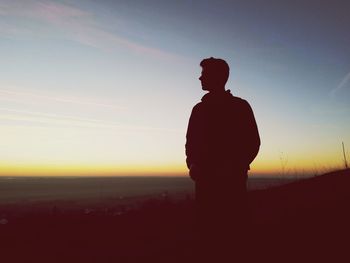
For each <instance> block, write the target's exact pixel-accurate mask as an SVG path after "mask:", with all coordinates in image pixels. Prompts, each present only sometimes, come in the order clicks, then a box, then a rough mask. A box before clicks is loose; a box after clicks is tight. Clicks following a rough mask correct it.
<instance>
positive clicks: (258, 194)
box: [0, 170, 350, 262]
mask: <svg viewBox="0 0 350 263" xmlns="http://www.w3.org/2000/svg"><path fill="white" fill-rule="evenodd" d="M27 179H28V178H27ZM15 180H17V179H12V180H11V179H10V180H7V181H6V183H4V182H3V181H2V182H1V184H0V185H1V186H0V187H1V202H0V235H1V241H0V245H1V250H2V251H1V252H2V253H1V257H2V259H4V261H3V260H2V262H203V260H204V259H203V258H200V257H198V254H197V252H196V251H197V250H196V249H195V248H196V242H198V240H197V239H196V235H195V231H194V229H195V221H194V201H193V198H192V197H193V196H192V195H193V192H192V188H193V185H192V183H191V181H189V180H188V179H187V178H171V180H170V179H169V178H167V180H166V179H164V178H139V179H138V180H139V181H138V183H136V182H135V181H134V183H133V184H130V181H129V182H127V178H121V179H120V178H119V179H118V180H119V182H118V183H117V181H118V180H117V179H113V178H99V179H97V178H90V179H86V178H84V180H85V182H84V183H82V179H81V178H69V179H68V178H66V179H65V180H63V179H57V178H56V179H55V178H50V179H45V178H36V179H33V178H32V179H31V180H32V181H30V183H29V184H28V181H27V182H25V181H17V182H15ZM18 180H25V178H22V179H18ZM48 180H49V181H48ZM9 181H12V182H11V183H9ZM68 181H69V182H68ZM136 181H137V180H136ZM122 182H123V183H124V184H123V183H122ZM9 184H13V185H12V186H11V185H9ZM251 184H252V183H251ZM273 184H274V185H275V186H274V187H268V188H265V187H266V186H271V185H273ZM279 184H281V182H279V183H276V182H274V183H273V182H272V181H271V180H270V181H265V183H264V184H263V183H262V182H261V181H260V183H257V182H256V184H255V186H254V187H255V188H254V187H253V186H252V185H251V186H250V187H251V191H250V192H249V200H250V210H251V218H250V221H249V223H248V225H247V229H246V233H245V236H246V237H247V240H248V242H247V246H246V249H245V250H244V252H245V253H244V255H243V254H242V253H240V256H241V257H242V256H244V259H243V261H246V262H247V261H249V262H256V261H262V262H266V261H267V260H268V261H270V262H271V261H272V262H280V261H281V260H282V261H283V262H287V261H290V262H315V260H317V259H325V260H327V261H329V262H338V258H340V257H343V259H344V257H345V256H347V254H348V253H347V241H346V240H347V239H348V237H349V234H350V231H349V227H348V222H349V220H350V213H349V209H348V206H349V201H350V191H349V190H348V189H349V186H350V172H349V170H345V171H338V172H334V173H330V174H326V175H322V176H318V177H314V178H308V179H305V180H299V181H297V182H288V181H285V182H284V183H283V185H279ZM16 185H17V186H16ZM25 185H27V188H26V187H25ZM53 185H55V187H52V189H51V188H50V186H53ZM68 185H69V186H68ZM147 185H148V187H147ZM19 186H21V187H19ZM88 186H89V187H88ZM11 187H13V188H11ZM11 189H12V190H11ZM39 189H42V191H39ZM54 189H56V190H55V191H54ZM59 189H60V190H59ZM77 189H80V191H78V190H77ZM96 189H97V190H96ZM253 189H255V190H253ZM10 190H11V191H10ZM6 191H7V192H6ZM15 191H17V192H15ZM14 193H16V194H14ZM29 193H30V194H29ZM11 194H14V196H12V195H11ZM15 197H16V198H18V199H16V198H15ZM217 242H220V241H219V240H218V241H217ZM235 249H236V250H237V247H232V254H233V255H236V254H235V253H236V252H237V251H236V250H235ZM235 251H236V252H235ZM241 252H242V251H241ZM237 255H238V253H237ZM239 261H240V262H242V258H241V259H240V260H239ZM204 262H205V260H204Z"/></svg>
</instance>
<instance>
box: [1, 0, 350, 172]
mask: <svg viewBox="0 0 350 263" xmlns="http://www.w3.org/2000/svg"><path fill="white" fill-rule="evenodd" d="M349 25H350V3H349V2H348V1H312V0H310V1H298V0H297V1H271V0H267V1H223V0H219V1H213V0H202V1H199V0H193V1H190V0H187V1H185V0H183V1H182V0H181V1H164V0H163V1H161V0H147V1H146V0H140V1H126V0H125V1H119V0H113V1H112V0H99V1H92V0H84V1H80V0H67V1H64V0H63V1H54V0H23V1H17V0H0V57H1V60H0V175H186V173H187V168H186V165H185V152H184V145H185V135H186V130H187V124H188V118H189V115H190V113H191V110H192V107H193V106H194V105H195V104H196V103H198V102H199V101H200V99H201V97H202V96H203V95H204V94H205V93H204V92H203V90H202V89H201V85H200V82H199V80H198V77H199V75H200V72H201V68H200V66H199V63H200V61H201V60H202V59H203V58H207V57H211V56H213V57H218V58H223V59H225V60H226V61H227V62H228V64H229V65H230V79H229V81H228V83H227V85H226V88H227V89H230V90H231V91H232V93H233V94H234V95H235V96H238V97H241V98H244V99H246V100H247V101H248V102H249V103H250V104H251V106H252V108H253V110H254V114H255V118H256V121H257V124H258V128H259V132H260V136H261V143H262V144H261V148H260V152H259V155H258V157H257V158H256V160H255V161H254V162H253V164H252V166H251V174H253V175H254V174H257V175H272V174H279V175H280V174H283V175H284V174H286V175H292V176H299V175H300V176H302V175H306V174H317V173H321V172H324V171H326V170H329V169H334V168H340V167H342V166H344V161H343V152H342V148H341V143H342V142H344V144H345V148H346V152H347V157H348V159H350V154H349V150H348V149H350V133H349V131H350V103H349V99H350V34H349V32H348V31H349V29H348V28H349ZM227 136H229V135H227Z"/></svg>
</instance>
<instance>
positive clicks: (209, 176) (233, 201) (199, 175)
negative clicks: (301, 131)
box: [186, 57, 260, 242]
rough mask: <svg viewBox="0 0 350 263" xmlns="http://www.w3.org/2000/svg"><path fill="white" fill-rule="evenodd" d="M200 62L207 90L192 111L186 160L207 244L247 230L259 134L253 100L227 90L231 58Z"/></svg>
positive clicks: (204, 86) (202, 79) (200, 227)
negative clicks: (250, 175)
mask: <svg viewBox="0 0 350 263" xmlns="http://www.w3.org/2000/svg"><path fill="white" fill-rule="evenodd" d="M200 66H201V67H202V74H201V76H200V78H199V80H200V81H201V84H202V89H203V90H206V91H208V93H207V94H205V95H204V96H203V98H202V101H201V102H200V103H198V104H197V105H195V106H194V107H193V110H192V113H191V117H190V120H189V124H188V129H187V135H186V139H187V140H186V156H187V159H186V163H187V166H188V168H189V170H190V171H189V174H190V176H191V178H192V179H193V180H194V181H195V188H196V212H197V222H198V225H199V231H200V234H201V236H202V237H204V238H205V240H206V241H204V242H207V241H208V240H209V239H210V240H212V239H218V238H219V239H222V238H230V237H233V238H235V237H234V235H236V234H237V235H238V232H242V231H241V230H242V229H244V221H245V218H246V217H245V210H246V209H245V206H246V201H245V199H246V182H247V174H248V170H249V169H250V167H249V165H250V163H251V162H252V161H253V160H254V158H255V157H256V155H257V153H258V151H259V147H260V138H259V133H258V129H257V125H256V122H255V118H254V114H253V111H252V109H251V107H250V105H249V104H248V102H247V101H245V100H243V99H241V98H238V97H235V96H233V95H232V94H231V92H230V90H225V85H226V82H227V80H228V77H229V66H228V64H227V63H226V61H224V60H222V59H217V58H213V57H211V58H207V59H204V60H203V61H202V62H201V63H200ZM206 237H207V238H206ZM210 240H209V241H210ZM214 242H218V240H215V241H214Z"/></svg>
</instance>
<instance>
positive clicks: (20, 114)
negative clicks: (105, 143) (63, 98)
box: [0, 108, 182, 133]
mask: <svg viewBox="0 0 350 263" xmlns="http://www.w3.org/2000/svg"><path fill="white" fill-rule="evenodd" d="M1 121H16V122H18V121H20V122H24V123H32V124H39V125H42V124H44V125H46V126H47V125H49V126H69V127H81V128H103V129H115V130H119V131H126V132H162V133H163V132H167V133H180V132H182V131H180V130H178V129H167V128H160V127H151V126H142V125H127V124H123V123H117V122H113V121H105V120H99V119H93V118H82V117H78V116H73V115H64V114H53V113H45V112H37V111H28V110H17V109H11V108H0V125H1Z"/></svg>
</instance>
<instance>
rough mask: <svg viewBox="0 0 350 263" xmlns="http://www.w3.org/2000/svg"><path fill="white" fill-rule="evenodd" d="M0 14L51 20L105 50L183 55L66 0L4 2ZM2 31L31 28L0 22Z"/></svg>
mask: <svg viewBox="0 0 350 263" xmlns="http://www.w3.org/2000/svg"><path fill="white" fill-rule="evenodd" d="M0 16H3V17H12V18H21V19H23V18H24V19H28V20H29V22H31V21H39V22H41V23H42V24H48V25H50V26H51V27H54V28H56V29H58V30H59V31H61V33H62V34H63V35H65V36H66V37H68V38H69V39H71V40H74V41H76V42H79V43H80V44H83V45H87V46H91V47H94V48H98V49H101V50H104V51H113V50H115V49H116V47H123V48H126V49H128V50H131V51H133V52H136V53H140V54H143V55H145V54H146V55H150V56H153V57H157V58H167V59H178V58H179V56H177V55H175V54H172V53H169V52H166V51H163V50H161V49H158V48H153V47H150V46H147V45H143V44H140V43H137V42H135V41H131V40H130V39H128V38H126V37H123V36H121V35H118V34H115V33H111V32H109V31H108V30H105V29H104V28H103V27H102V26H100V25H99V24H98V23H97V20H96V16H95V15H94V14H93V13H91V12H88V11H85V10H82V9H80V8H77V7H75V6H71V5H67V4H63V3H58V2H54V1H48V0H45V1H38V0H27V1H13V2H12V1H8V2H4V3H0ZM48 32H50V31H48ZM0 33H1V34H2V35H4V34H5V35H13V34H21V33H23V34H28V30H27V29H23V28H21V27H19V26H18V24H14V25H12V26H11V25H5V26H4V25H2V26H1V25H0Z"/></svg>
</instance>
